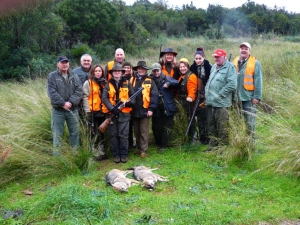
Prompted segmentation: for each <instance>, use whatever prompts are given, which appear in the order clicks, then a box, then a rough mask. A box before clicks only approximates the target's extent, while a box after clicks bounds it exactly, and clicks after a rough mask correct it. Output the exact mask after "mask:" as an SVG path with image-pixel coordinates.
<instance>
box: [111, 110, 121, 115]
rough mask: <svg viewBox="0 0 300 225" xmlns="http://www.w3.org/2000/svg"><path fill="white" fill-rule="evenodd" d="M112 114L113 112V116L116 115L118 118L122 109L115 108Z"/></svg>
mask: <svg viewBox="0 0 300 225" xmlns="http://www.w3.org/2000/svg"><path fill="white" fill-rule="evenodd" d="M111 112H112V114H114V115H115V116H116V115H118V114H119V112H120V109H117V108H113V109H112V110H111Z"/></svg>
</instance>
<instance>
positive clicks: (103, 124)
mask: <svg viewBox="0 0 300 225" xmlns="http://www.w3.org/2000/svg"><path fill="white" fill-rule="evenodd" d="M112 117H113V115H111V116H110V117H109V118H107V119H105V120H104V121H103V123H101V124H100V126H99V130H100V131H101V132H102V133H104V132H105V130H106V128H107V126H108V124H110V123H111V119H112Z"/></svg>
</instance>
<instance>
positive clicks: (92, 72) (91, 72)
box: [90, 64, 104, 78]
mask: <svg viewBox="0 0 300 225" xmlns="http://www.w3.org/2000/svg"><path fill="white" fill-rule="evenodd" d="M97 67H100V69H101V71H102V77H104V69H103V67H102V66H101V65H100V64H96V65H94V66H93V67H92V69H91V71H90V74H91V78H93V77H94V76H95V70H96V68H97Z"/></svg>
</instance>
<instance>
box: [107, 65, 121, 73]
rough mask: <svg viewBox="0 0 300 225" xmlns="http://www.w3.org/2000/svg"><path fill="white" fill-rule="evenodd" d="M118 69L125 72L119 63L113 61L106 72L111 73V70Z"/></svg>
mask: <svg viewBox="0 0 300 225" xmlns="http://www.w3.org/2000/svg"><path fill="white" fill-rule="evenodd" d="M118 70H121V71H122V72H123V73H124V72H125V70H124V69H123V67H122V65H121V64H120V63H115V64H114V65H113V67H112V68H111V69H110V70H109V71H108V72H109V73H112V72H113V71H118Z"/></svg>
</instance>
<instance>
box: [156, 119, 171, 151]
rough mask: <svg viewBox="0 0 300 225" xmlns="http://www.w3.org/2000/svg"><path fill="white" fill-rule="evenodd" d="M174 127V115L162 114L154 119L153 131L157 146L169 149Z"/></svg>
mask: <svg viewBox="0 0 300 225" xmlns="http://www.w3.org/2000/svg"><path fill="white" fill-rule="evenodd" d="M173 126H174V115H172V116H166V115H164V114H162V115H159V116H157V117H152V131H153V135H154V139H155V144H156V145H158V146H160V147H162V148H166V147H168V144H169V142H170V139H171V135H172V128H173Z"/></svg>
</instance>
